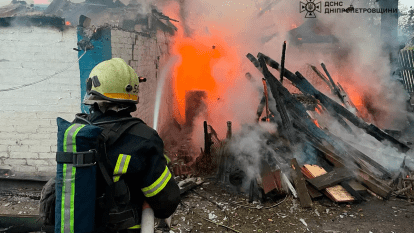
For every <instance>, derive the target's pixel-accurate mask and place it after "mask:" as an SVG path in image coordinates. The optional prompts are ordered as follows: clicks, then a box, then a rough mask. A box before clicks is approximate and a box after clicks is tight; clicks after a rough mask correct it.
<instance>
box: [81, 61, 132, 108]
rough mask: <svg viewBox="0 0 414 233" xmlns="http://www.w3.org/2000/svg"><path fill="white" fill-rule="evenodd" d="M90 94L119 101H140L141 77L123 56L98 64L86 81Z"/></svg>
mask: <svg viewBox="0 0 414 233" xmlns="http://www.w3.org/2000/svg"><path fill="white" fill-rule="evenodd" d="M86 91H87V93H88V95H97V96H99V97H101V98H103V99H105V100H108V101H111V102H119V103H134V104H137V103H138V91H139V77H138V75H137V74H136V73H135V71H134V69H133V68H132V67H131V66H129V65H128V64H127V63H126V62H125V61H124V60H123V59H121V58H112V59H110V60H107V61H103V62H101V63H99V64H98V65H96V66H95V67H94V68H93V69H92V71H91V73H90V75H89V78H88V80H87V82H86Z"/></svg>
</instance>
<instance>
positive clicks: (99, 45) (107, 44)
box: [77, 27, 112, 113]
mask: <svg viewBox="0 0 414 233" xmlns="http://www.w3.org/2000/svg"><path fill="white" fill-rule="evenodd" d="M82 30H83V28H82V27H78V28H77V34H78V41H80V40H82V39H83V36H82V35H83V33H82ZM90 42H91V43H92V45H93V46H94V49H92V50H88V51H87V52H86V54H85V55H84V56H83V57H82V59H80V60H79V70H80V87H81V101H80V104H81V111H82V112H83V113H89V108H88V106H86V105H84V104H83V99H84V98H85V95H86V80H87V79H88V77H89V74H90V73H91V71H92V69H93V67H95V66H96V65H97V64H99V63H100V62H103V61H106V60H109V59H111V58H112V48H111V29H110V28H101V29H99V31H98V32H97V33H95V34H94V36H92V39H91V40H90ZM83 53H84V51H79V53H78V57H80V56H81V55H82V54H83Z"/></svg>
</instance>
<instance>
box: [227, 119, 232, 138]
mask: <svg viewBox="0 0 414 233" xmlns="http://www.w3.org/2000/svg"><path fill="white" fill-rule="evenodd" d="M231 134H232V133H231V121H227V133H226V138H227V139H230V138H231Z"/></svg>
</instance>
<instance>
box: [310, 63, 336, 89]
mask: <svg viewBox="0 0 414 233" xmlns="http://www.w3.org/2000/svg"><path fill="white" fill-rule="evenodd" d="M309 66H310V67H311V69H312V70H313V71H315V73H316V75H318V77H319V78H321V79H322V81H324V82H325V83H326V85H328V87H329V89H331V91H333V87H332V85H331V82H329V80H328V79H327V78H326V77H325V75H323V74H322V73H321V72H320V71H319V70H318V68H316V67H315V66H313V65H309Z"/></svg>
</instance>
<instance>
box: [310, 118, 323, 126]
mask: <svg viewBox="0 0 414 233" xmlns="http://www.w3.org/2000/svg"><path fill="white" fill-rule="evenodd" d="M312 121H313V123H314V124H315V125H316V126H317V127H318V128H321V126H320V125H319V123H318V121H317V120H316V119H312Z"/></svg>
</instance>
